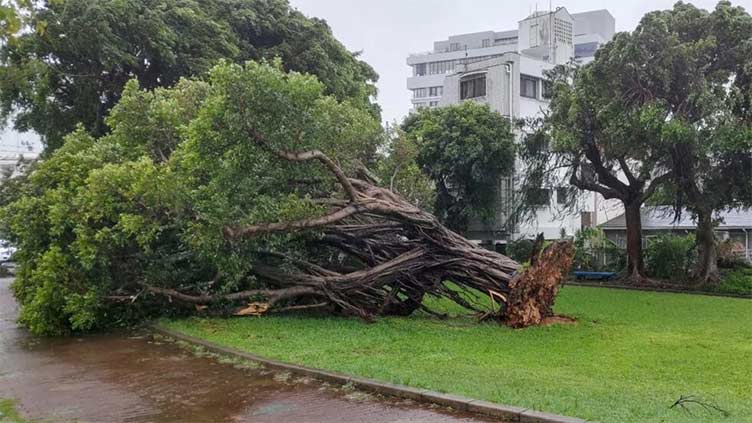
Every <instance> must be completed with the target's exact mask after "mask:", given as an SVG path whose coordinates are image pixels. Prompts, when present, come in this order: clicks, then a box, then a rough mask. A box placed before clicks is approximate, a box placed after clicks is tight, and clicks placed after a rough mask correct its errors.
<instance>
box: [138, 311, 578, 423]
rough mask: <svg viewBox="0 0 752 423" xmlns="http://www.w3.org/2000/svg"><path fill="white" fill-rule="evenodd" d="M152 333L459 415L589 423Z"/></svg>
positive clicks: (178, 335)
mask: <svg viewBox="0 0 752 423" xmlns="http://www.w3.org/2000/svg"><path fill="white" fill-rule="evenodd" d="M151 329H152V330H153V331H154V332H156V333H158V334H161V335H164V336H167V337H170V338H173V339H177V340H180V341H183V342H188V343H190V344H193V345H198V346H201V347H203V348H205V349H206V350H208V351H210V352H213V353H216V354H222V355H228V356H232V357H237V358H241V359H244V360H250V361H253V362H256V363H260V364H262V365H264V366H265V367H266V368H268V369H271V370H278V371H285V372H290V373H292V374H295V375H297V376H304V377H310V378H314V379H318V380H321V381H324V382H329V383H334V384H339V385H347V384H350V385H352V386H353V387H355V388H357V389H359V390H362V391H366V392H372V393H376V394H381V395H388V396H392V397H398V398H406V399H410V400H414V401H419V402H425V403H432V404H438V405H443V406H447V407H451V408H454V409H455V410H459V411H467V412H470V413H476V414H480V415H484V416H490V417H498V418H500V419H502V420H504V421H507V422H520V423H587V422H586V421H585V420H582V419H577V418H573V417H565V416H558V415H555V414H548V413H542V412H538V411H534V410H527V409H525V408H521V407H513V406H507V405H499V404H494V403H491V402H487V401H481V400H475V399H472V398H466V397H461V396H458V395H451V394H442V393H440V392H435V391H429V390H427V389H419V388H411V387H409V386H403V385H395V384H392V383H387V382H379V381H376V380H372V379H365V378H360V377H356V376H349V375H345V374H342V373H336V372H329V371H326V370H319V369H313V368H310V367H304V366H298V365H295V364H289V363H284V362H281V361H276V360H270V359H268V358H264V357H260V356H258V355H255V354H251V353H247V352H244V351H240V350H236V349H234V348H229V347H223V346H221V345H217V344H214V343H212V342H209V341H206V340H203V339H199V338H196V337H193V336H190V335H185V334H182V333H180V332H176V331H173V330H171V329H167V328H164V327H161V326H159V325H152V326H151Z"/></svg>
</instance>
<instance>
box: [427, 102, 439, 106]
mask: <svg viewBox="0 0 752 423" xmlns="http://www.w3.org/2000/svg"><path fill="white" fill-rule="evenodd" d="M438 105H439V102H438V101H429V102H428V107H438Z"/></svg>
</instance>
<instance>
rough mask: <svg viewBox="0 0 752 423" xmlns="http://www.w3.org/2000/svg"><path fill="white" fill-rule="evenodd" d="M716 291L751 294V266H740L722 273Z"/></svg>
mask: <svg viewBox="0 0 752 423" xmlns="http://www.w3.org/2000/svg"><path fill="white" fill-rule="evenodd" d="M718 291H720V292H726V293H729V294H744V295H752V267H741V268H738V269H736V270H732V271H730V272H728V273H724V275H723V276H722V278H721V283H720V285H718Z"/></svg>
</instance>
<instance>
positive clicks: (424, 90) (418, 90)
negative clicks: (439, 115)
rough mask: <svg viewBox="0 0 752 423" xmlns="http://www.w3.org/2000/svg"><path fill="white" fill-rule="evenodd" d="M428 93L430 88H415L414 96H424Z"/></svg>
mask: <svg viewBox="0 0 752 423" xmlns="http://www.w3.org/2000/svg"><path fill="white" fill-rule="evenodd" d="M427 95H428V88H416V89H414V90H413V98H423V97H426V96H427Z"/></svg>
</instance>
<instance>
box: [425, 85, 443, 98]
mask: <svg viewBox="0 0 752 423" xmlns="http://www.w3.org/2000/svg"><path fill="white" fill-rule="evenodd" d="M443 94H444V87H431V88H429V89H428V96H429V97H441V96H442V95H443Z"/></svg>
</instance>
